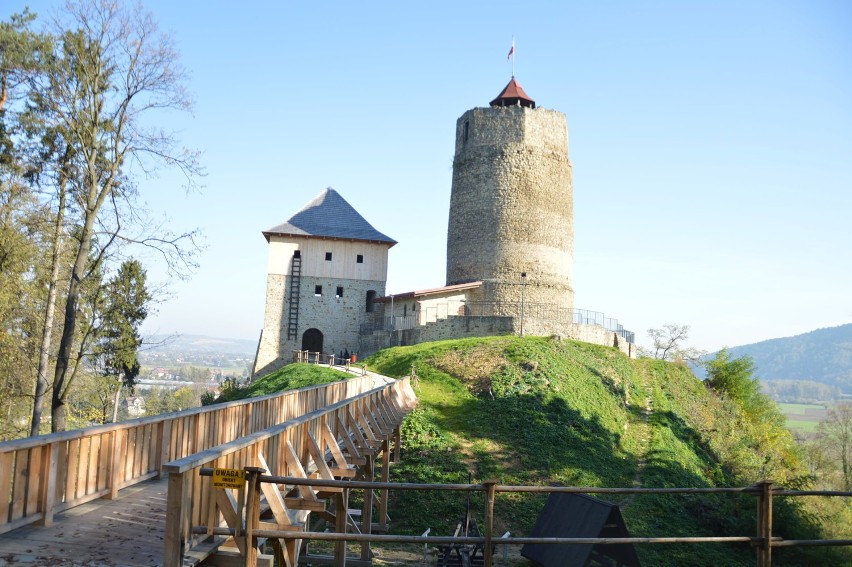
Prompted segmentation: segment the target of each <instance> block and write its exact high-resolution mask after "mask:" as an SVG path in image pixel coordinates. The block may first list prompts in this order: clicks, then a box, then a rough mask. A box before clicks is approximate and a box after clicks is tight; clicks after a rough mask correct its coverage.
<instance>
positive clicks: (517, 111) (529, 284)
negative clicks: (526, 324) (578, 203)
mask: <svg viewBox="0 0 852 567" xmlns="http://www.w3.org/2000/svg"><path fill="white" fill-rule="evenodd" d="M573 201H574V199H573V190H572V185H571V162H570V161H569V159H568V126H567V123H566V121H565V115H564V114H563V113H561V112H558V111H555V110H548V109H544V108H536V107H535V101H533V100H532V99H531V98H529V96H527V94H526V93H525V92H524V91H523V89H522V88H521V87H520V85H518V83H517V82H516V81H515V78H514V77H513V78H512V80H511V81H510V82H509V84H508V85H507V86H506V88H505V89H503V92H501V93H500V95H499V96H498V97H497V98H496V99H494V100H493V101H491V103H490V107H489V108H474V109H473V110H468V111H467V112H465V113H464V114H463V115H462V116H461V118H459V119H458V121H457V123H456V153H455V158H454V160H453V186H452V195H451V198H450V220H449V229H448V234H447V285H453V284H458V283H464V282H470V281H477V280H482V281H483V282H484V289H483V291H484V296H485V297H484V299H485V300H486V301H489V302H506V303H507V304H516V303H518V302H519V301H520V299H521V294H522V293H523V294H524V296H525V297H524V300H525V302H526V303H527V306H528V309H529V310H528V317H530V316H532V317H534V316H535V315H534V312H533V311H532V309H533V308H534V306H533V304H541V305H542V307H543V306H544V304H547V305H549V306H551V308H556V307H559V308H572V307H573V306H574V289H573V285H572V273H573V262H574V213H573V209H574V202H573ZM522 275H523V277H522ZM522 290H523V291H522Z"/></svg>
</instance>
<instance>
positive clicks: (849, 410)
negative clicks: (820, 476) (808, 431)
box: [817, 402, 852, 490]
mask: <svg viewBox="0 0 852 567" xmlns="http://www.w3.org/2000/svg"><path fill="white" fill-rule="evenodd" d="M817 432H818V436H819V439H820V445H821V446H822V447H824V449H825V451H826V453H828V455H829V456H830V457H831V458H832V459H833V460H835V462H837V463H839V465H840V470H841V472H842V473H843V490H852V403H850V402H841V403H838V404H836V405H834V406H832V407H831V408H829V409H828V412H827V414H826V418H825V419H824V420H823V421H822V422H820V424H819V426H818V427H817Z"/></svg>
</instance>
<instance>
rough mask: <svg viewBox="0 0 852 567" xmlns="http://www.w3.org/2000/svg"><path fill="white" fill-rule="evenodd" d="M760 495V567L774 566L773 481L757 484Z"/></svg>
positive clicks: (758, 526) (758, 502)
mask: <svg viewBox="0 0 852 567" xmlns="http://www.w3.org/2000/svg"><path fill="white" fill-rule="evenodd" d="M757 486H758V488H760V493H759V494H758V497H757V537H759V538H761V542H760V547H759V548H758V552H757V564H758V566H759V567H770V566H771V565H772V481H771V480H764V481H761V482H759V483H757Z"/></svg>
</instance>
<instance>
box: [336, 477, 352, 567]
mask: <svg viewBox="0 0 852 567" xmlns="http://www.w3.org/2000/svg"><path fill="white" fill-rule="evenodd" d="M335 499H336V506H335V508H336V509H335V511H334V531H336V532H337V533H339V534H345V533H346V518H347V516H348V514H349V489H348V488H344V489H343V491H342V492H339V493H337V494H336V495H335ZM334 567H346V541H345V540H340V541H336V542H334Z"/></svg>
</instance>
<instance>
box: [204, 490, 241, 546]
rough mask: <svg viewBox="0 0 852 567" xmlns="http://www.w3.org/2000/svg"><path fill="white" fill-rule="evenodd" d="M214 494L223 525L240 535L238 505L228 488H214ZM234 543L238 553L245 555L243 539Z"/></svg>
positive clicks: (239, 538) (237, 538)
mask: <svg viewBox="0 0 852 567" xmlns="http://www.w3.org/2000/svg"><path fill="white" fill-rule="evenodd" d="M213 490H214V491H215V492H216V505H217V506H218V507H219V511H220V512H222V517H223V518H224V519H225V524H226V525H227V526H228V527H229V528H233V529H234V530H235V532H236V534H237V535H238V536H239V534H241V533H242V521H243V520H242V514H240V510H239V504H238V503H237V499H236V498H234V493H233V492H232V491H231V489H230V488H214V489H213ZM208 530H209V528H208ZM234 541H235V542H236V544H237V547H238V548H239V549H240V553H241V554H243V555H245V549H244V547H243V545H244V543H243V539H242V538H241V537H236V538H234Z"/></svg>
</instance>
